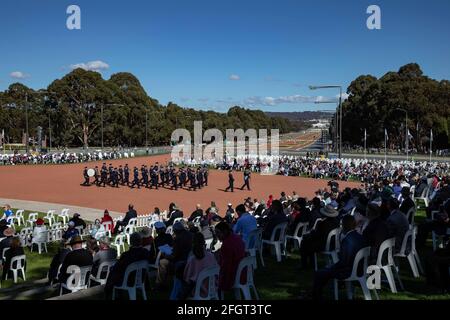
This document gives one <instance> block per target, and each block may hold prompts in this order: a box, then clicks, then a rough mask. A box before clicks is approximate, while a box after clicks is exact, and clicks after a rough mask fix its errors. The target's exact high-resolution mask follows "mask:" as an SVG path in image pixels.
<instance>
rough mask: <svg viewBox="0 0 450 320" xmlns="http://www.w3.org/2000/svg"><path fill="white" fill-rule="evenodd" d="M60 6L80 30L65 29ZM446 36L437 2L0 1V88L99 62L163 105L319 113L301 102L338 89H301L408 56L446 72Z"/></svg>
mask: <svg viewBox="0 0 450 320" xmlns="http://www.w3.org/2000/svg"><path fill="white" fill-rule="evenodd" d="M71 4H76V5H79V6H80V8H81V20H82V21H81V27H82V29H81V30H72V31H71V30H68V29H67V28H66V19H67V17H68V15H67V14H66V9H67V7H68V6H69V5H71ZM371 4H377V5H379V6H380V7H381V13H382V17H381V19H382V29H381V30H368V29H367V27H366V19H367V17H368V14H366V9H367V7H368V6H369V5H371ZM449 36H450V1H448V0H428V1H423V0H420V1H419V0H417V1H415V0H410V1H400V0H389V1H381V0H378V1H365V0H346V1H335V0H315V1H313V0H309V1H301V0H297V1H295V0H277V1H275V0H271V1H267V0H258V1H253V0H227V1H221V0H207V1H206V0H176V1H175V0H168V1H153V0H127V1H107V0H88V1H87V0H71V1H65V0H39V1H35V0H27V1H25V0H2V1H1V3H0V39H2V41H1V43H2V47H1V51H0V90H4V89H6V88H7V87H8V86H9V85H10V84H11V83H13V82H16V81H20V82H23V83H24V84H26V85H28V86H30V87H32V88H34V89H38V88H43V87H46V86H47V85H48V84H49V83H50V82H51V81H52V80H54V79H56V78H61V77H62V76H63V75H64V74H65V73H67V72H69V71H70V70H71V67H73V66H74V65H77V64H84V66H85V67H89V66H90V65H89V64H88V62H91V61H101V62H102V63H96V64H93V66H92V65H91V67H93V68H98V67H103V68H101V69H100V71H101V73H102V75H103V77H104V78H106V79H108V78H109V77H110V75H111V74H113V73H116V72H122V71H127V72H131V73H133V74H135V75H136V76H137V77H138V78H139V79H140V81H141V83H142V85H143V86H144V88H145V89H146V91H147V93H148V94H149V95H150V96H152V97H154V98H156V99H158V100H159V101H160V102H161V103H164V104H166V103H167V102H169V101H173V102H176V103H178V104H180V105H182V106H189V107H195V108H198V109H212V110H217V111H226V110H227V109H228V107H230V106H232V105H234V104H239V105H242V106H247V107H252V108H260V109H263V110H267V111H302V110H315V109H327V108H331V107H332V106H331V105H328V106H327V105H316V104H314V103H311V102H308V101H311V99H315V98H314V97H313V96H316V95H320V96H324V97H333V96H335V95H337V94H338V92H335V91H330V90H322V91H310V90H309V89H308V85H310V84H319V85H320V84H341V85H343V86H344V87H345V88H346V87H347V86H348V85H349V84H350V82H351V81H352V80H353V79H354V78H356V77H357V76H358V75H360V74H373V75H375V76H382V75H383V74H384V73H386V72H387V71H391V70H395V71H396V70H398V68H399V67H400V66H402V65H404V64H406V63H409V62H417V63H419V64H420V65H421V66H422V69H423V70H424V72H425V73H426V74H427V75H429V76H431V77H432V78H435V79H438V80H441V79H450V37H449ZM105 64H106V65H105ZM13 72H15V73H13ZM18 78H22V79H18ZM233 79H234V80H233ZM303 101H306V103H305V102H303Z"/></svg>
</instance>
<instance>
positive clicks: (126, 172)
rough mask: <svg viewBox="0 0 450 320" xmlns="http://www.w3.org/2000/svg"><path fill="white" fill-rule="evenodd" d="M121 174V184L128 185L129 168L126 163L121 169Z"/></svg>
mask: <svg viewBox="0 0 450 320" xmlns="http://www.w3.org/2000/svg"><path fill="white" fill-rule="evenodd" d="M123 174H124V181H123V182H122V184H125V183H126V184H127V186H129V185H130V168H129V167H128V163H127V164H125V167H124V169H123Z"/></svg>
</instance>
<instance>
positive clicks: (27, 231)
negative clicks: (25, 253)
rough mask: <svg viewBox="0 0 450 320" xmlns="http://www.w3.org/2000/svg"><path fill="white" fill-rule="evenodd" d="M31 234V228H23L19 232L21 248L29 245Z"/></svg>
mask: <svg viewBox="0 0 450 320" xmlns="http://www.w3.org/2000/svg"><path fill="white" fill-rule="evenodd" d="M32 234H33V229H32V228H23V229H22V230H20V233H19V238H20V243H21V245H22V247H26V246H29V245H30V244H31V238H30V236H31V235H32Z"/></svg>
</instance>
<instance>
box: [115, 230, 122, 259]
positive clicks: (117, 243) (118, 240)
mask: <svg viewBox="0 0 450 320" xmlns="http://www.w3.org/2000/svg"><path fill="white" fill-rule="evenodd" d="M124 238H125V235H124V234H119V235H117V236H116V238H115V239H114V243H113V245H114V246H115V247H116V250H117V257H120V254H121V252H120V249H122V251H125V242H124Z"/></svg>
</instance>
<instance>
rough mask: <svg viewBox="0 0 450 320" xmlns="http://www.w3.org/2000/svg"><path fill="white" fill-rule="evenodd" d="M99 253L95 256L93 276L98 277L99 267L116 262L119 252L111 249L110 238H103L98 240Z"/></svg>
mask: <svg viewBox="0 0 450 320" xmlns="http://www.w3.org/2000/svg"><path fill="white" fill-rule="evenodd" d="M98 243H99V245H98V251H97V252H96V253H95V254H94V257H93V265H92V271H91V274H93V275H94V276H95V275H97V272H98V267H99V266H100V265H101V264H102V263H103V262H109V261H116V260H117V250H116V249H114V248H111V240H109V237H108V236H101V237H100V239H99V240H98Z"/></svg>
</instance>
